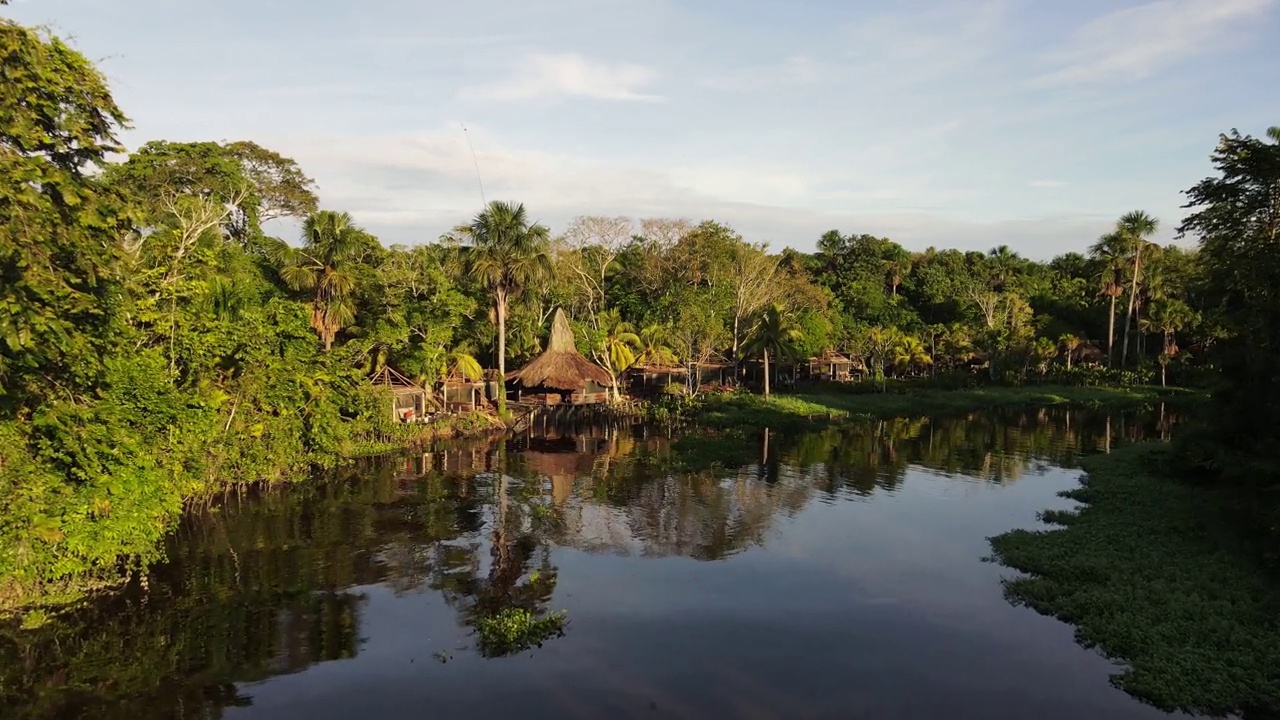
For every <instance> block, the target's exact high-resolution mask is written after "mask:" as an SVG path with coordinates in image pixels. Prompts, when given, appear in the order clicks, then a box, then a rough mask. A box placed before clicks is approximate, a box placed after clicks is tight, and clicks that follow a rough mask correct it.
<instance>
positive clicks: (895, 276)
mask: <svg viewBox="0 0 1280 720" xmlns="http://www.w3.org/2000/svg"><path fill="white" fill-rule="evenodd" d="M884 272H885V276H886V279H887V280H888V281H889V291H890V293H891V294H892V295H893V297H898V286H899V285H901V284H902V279H903V278H904V277H906V276H907V275H908V274H909V273H910V272H911V256H910V255H907V254H906V253H903V255H902V256H901V257H895V258H891V259H889V260H885V261H884Z"/></svg>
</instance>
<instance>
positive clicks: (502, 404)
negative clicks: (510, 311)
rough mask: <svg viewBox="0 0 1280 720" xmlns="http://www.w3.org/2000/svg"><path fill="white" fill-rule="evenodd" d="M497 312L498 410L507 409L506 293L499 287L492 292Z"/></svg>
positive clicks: (500, 411) (504, 410)
mask: <svg viewBox="0 0 1280 720" xmlns="http://www.w3.org/2000/svg"><path fill="white" fill-rule="evenodd" d="M494 298H495V300H496V301H497V302H496V304H497V307H496V308H494V310H495V311H496V312H497V314H498V412H499V413H505V412H506V411H507V293H506V291H504V290H503V289H501V288H499V289H498V291H497V292H496V293H495V294H494Z"/></svg>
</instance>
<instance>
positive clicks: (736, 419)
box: [687, 385, 1206, 430]
mask: <svg viewBox="0 0 1280 720" xmlns="http://www.w3.org/2000/svg"><path fill="white" fill-rule="evenodd" d="M1205 397H1206V396H1205V394H1204V393H1201V392H1197V391H1193V390H1185V389H1180V388H1161V387H1158V386H1135V387H1124V388H1118V387H1073V386H1067V385H1044V386H1024V387H1005V386H990V387H982V388H970V389H961V390H933V389H907V390H905V391H902V392H892V393H859V392H850V391H849V388H842V387H831V388H812V389H804V390H800V391H798V392H796V393H794V394H789V395H773V396H770V397H763V396H760V395H753V394H748V393H726V394H720V395H709V396H707V397H705V398H701V399H699V400H696V401H694V403H693V404H692V405H691V406H690V409H689V410H688V411H687V417H688V418H689V419H691V420H695V421H697V422H698V423H699V424H700V425H703V426H706V427H710V428H720V429H725V430H732V429H762V428H770V429H773V430H787V429H797V428H804V427H808V426H814V425H819V424H823V423H830V422H839V421H843V420H855V419H869V418H883V419H887V418H895V417H923V416H943V415H951V414H961V413H967V412H974V411H979V410H1008V409H1022V408H1025V409H1034V408H1040V407H1052V406H1055V405H1075V406H1081V407H1103V408H1108V409H1117V410H1119V409H1124V408H1129V407H1138V406H1142V405H1148V404H1153V403H1157V402H1176V403H1187V402H1197V401H1201V400H1203V399H1205Z"/></svg>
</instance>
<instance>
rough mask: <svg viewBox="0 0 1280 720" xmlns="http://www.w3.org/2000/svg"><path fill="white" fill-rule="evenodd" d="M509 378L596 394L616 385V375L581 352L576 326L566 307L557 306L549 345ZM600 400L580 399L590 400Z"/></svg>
mask: <svg viewBox="0 0 1280 720" xmlns="http://www.w3.org/2000/svg"><path fill="white" fill-rule="evenodd" d="M509 379H510V380H512V381H514V382H516V383H519V384H520V385H521V386H522V387H523V388H525V389H530V390H532V389H535V388H540V389H543V390H548V391H557V392H566V393H575V394H576V395H581V394H583V393H586V394H588V395H592V396H594V395H596V394H599V393H602V392H604V391H605V390H606V389H607V388H609V387H612V385H613V376H611V375H610V374H609V373H608V371H606V370H605V369H604V368H602V367H600V366H599V365H596V364H595V363H593V362H591V361H590V360H588V359H586V358H585V357H583V356H582V353H579V352H578V348H577V346H576V345H575V344H574V342H573V329H572V328H570V327H569V320H568V318H566V317H565V316H564V310H556V315H555V319H554V320H552V322H551V339H550V340H549V341H548V342H547V349H546V350H545V351H543V353H542V354H541V355H539V356H538V357H536V358H534V359H533V360H532V361H530V362H529V364H528V365H525V366H524V367H522V368H520V369H519V370H517V371H515V372H513V373H511V375H510V376H509ZM589 401H595V402H598V401H599V400H594V399H591V400H586V399H584V400H578V399H577V398H575V402H589Z"/></svg>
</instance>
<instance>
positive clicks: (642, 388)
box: [627, 363, 689, 395]
mask: <svg viewBox="0 0 1280 720" xmlns="http://www.w3.org/2000/svg"><path fill="white" fill-rule="evenodd" d="M688 380H689V368H687V367H683V366H680V365H660V364H656V363H650V364H645V365H633V366H631V367H630V368H628V369H627V385H628V387H629V388H630V389H631V392H633V393H636V394H640V395H652V394H655V393H661V392H662V391H663V390H665V389H666V388H667V386H669V385H679V386H681V387H684V386H686V385H687V384H688Z"/></svg>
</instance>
